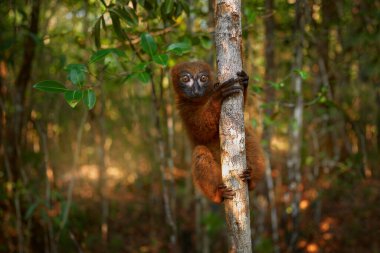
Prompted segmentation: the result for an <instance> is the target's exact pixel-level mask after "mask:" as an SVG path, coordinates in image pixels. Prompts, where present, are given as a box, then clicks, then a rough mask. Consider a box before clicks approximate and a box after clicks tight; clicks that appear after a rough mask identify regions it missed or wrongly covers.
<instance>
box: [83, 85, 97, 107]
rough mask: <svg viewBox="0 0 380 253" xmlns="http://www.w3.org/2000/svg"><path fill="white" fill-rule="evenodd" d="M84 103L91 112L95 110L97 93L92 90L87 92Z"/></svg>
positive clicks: (85, 92)
mask: <svg viewBox="0 0 380 253" xmlns="http://www.w3.org/2000/svg"><path fill="white" fill-rule="evenodd" d="M83 101H84V103H85V104H86V106H87V107H88V109H90V110H91V109H92V108H94V106H95V103H96V96H95V92H94V91H93V90H92V89H88V90H85V91H84V97H83Z"/></svg>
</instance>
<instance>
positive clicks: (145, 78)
mask: <svg viewBox="0 0 380 253" xmlns="http://www.w3.org/2000/svg"><path fill="white" fill-rule="evenodd" d="M132 76H133V77H135V78H137V79H138V80H139V81H141V82H142V83H148V82H149V80H150V76H149V73H148V72H137V73H134V74H133V75H132Z"/></svg>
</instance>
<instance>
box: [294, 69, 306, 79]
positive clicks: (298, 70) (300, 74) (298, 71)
mask: <svg viewBox="0 0 380 253" xmlns="http://www.w3.org/2000/svg"><path fill="white" fill-rule="evenodd" d="M294 73H296V74H297V75H299V76H300V77H301V78H302V80H306V79H307V78H308V76H309V75H308V73H307V72H305V71H302V70H300V69H295V70H294Z"/></svg>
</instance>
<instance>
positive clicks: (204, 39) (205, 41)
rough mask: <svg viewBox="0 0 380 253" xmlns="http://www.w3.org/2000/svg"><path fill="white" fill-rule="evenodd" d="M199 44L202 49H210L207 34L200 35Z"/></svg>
mask: <svg viewBox="0 0 380 253" xmlns="http://www.w3.org/2000/svg"><path fill="white" fill-rule="evenodd" d="M201 45H202V47H203V48H204V49H211V47H212V41H211V40H210V38H209V37H207V36H202V37H201Z"/></svg>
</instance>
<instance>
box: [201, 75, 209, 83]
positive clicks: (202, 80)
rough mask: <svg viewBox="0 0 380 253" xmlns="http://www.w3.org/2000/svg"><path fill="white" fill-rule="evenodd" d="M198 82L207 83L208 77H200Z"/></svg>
mask: <svg viewBox="0 0 380 253" xmlns="http://www.w3.org/2000/svg"><path fill="white" fill-rule="evenodd" d="M200 80H201V82H202V83H204V82H207V80H208V76H206V75H202V76H201V78H200Z"/></svg>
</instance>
